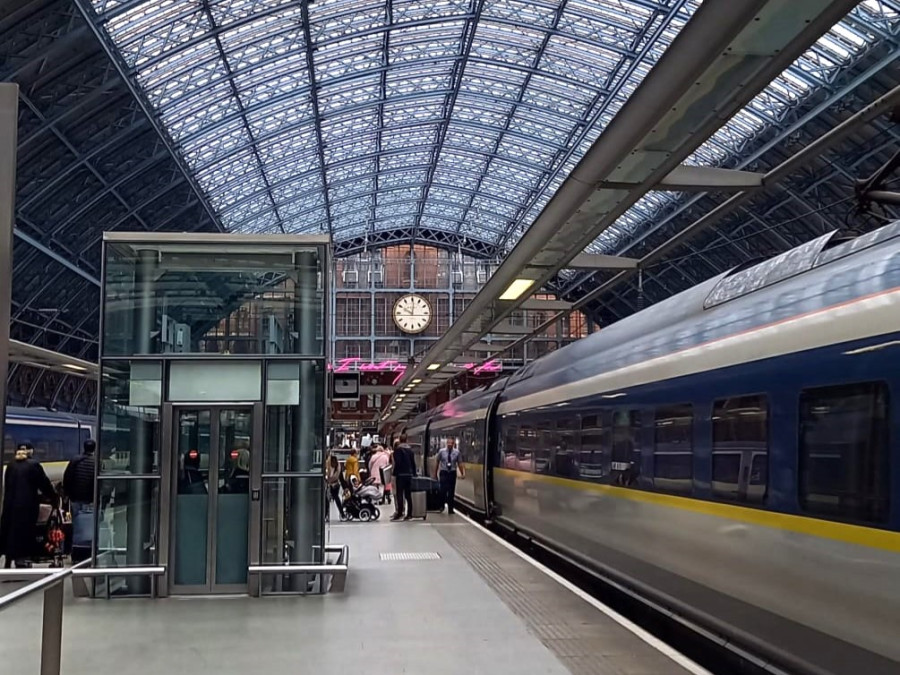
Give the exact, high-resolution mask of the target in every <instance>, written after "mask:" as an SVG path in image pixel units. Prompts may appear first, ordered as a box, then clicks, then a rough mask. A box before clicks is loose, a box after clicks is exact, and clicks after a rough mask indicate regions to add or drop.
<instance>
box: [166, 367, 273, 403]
mask: <svg viewBox="0 0 900 675" xmlns="http://www.w3.org/2000/svg"><path fill="white" fill-rule="evenodd" d="M260 398H262V363H260V362H259V361H224V360H217V361H211V362H197V361H193V362H192V361H175V362H173V363H172V364H171V365H170V366H169V400H170V401H173V402H175V401H179V402H191V401H201V402H204V403H205V402H212V401H258V400H260Z"/></svg>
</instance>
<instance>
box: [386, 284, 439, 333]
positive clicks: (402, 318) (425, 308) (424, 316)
mask: <svg viewBox="0 0 900 675" xmlns="http://www.w3.org/2000/svg"><path fill="white" fill-rule="evenodd" d="M394 323H395V324H397V327H398V328H399V329H400V330H402V331H403V332H404V333H411V334H416V333H421V332H422V331H424V330H425V329H426V328H428V326H429V325H430V324H431V304H430V303H429V302H428V300H426V299H425V298H423V297H422V296H421V295H417V294H415V293H410V294H408V295H404V296H402V297H400V298H399V299H398V300H397V302H395V303H394Z"/></svg>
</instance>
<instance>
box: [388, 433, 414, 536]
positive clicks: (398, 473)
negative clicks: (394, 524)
mask: <svg viewBox="0 0 900 675" xmlns="http://www.w3.org/2000/svg"><path fill="white" fill-rule="evenodd" d="M415 475H416V456H415V454H413V449H412V448H411V447H410V445H409V444H408V443H407V442H406V434H405V433H403V434H400V441H399V442H398V443H397V447H395V448H394V478H395V480H396V481H397V497H396V508H397V510H396V511H395V512H394V515H393V516H391V520H400V519H401V518H403V520H410V519H411V518H412V511H413V508H412V479H413V476H415ZM404 504H405V505H406V515H405V516H404V514H403V507H404Z"/></svg>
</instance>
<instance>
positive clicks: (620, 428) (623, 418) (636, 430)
mask: <svg viewBox="0 0 900 675" xmlns="http://www.w3.org/2000/svg"><path fill="white" fill-rule="evenodd" d="M640 437H641V422H640V413H638V412H637V411H635V410H617V411H615V412H614V413H613V427H612V462H611V463H610V469H611V472H612V475H613V477H614V482H615V483H616V484H617V485H626V486H631V485H636V484H637V482H638V479H639V478H640V474H641V444H640Z"/></svg>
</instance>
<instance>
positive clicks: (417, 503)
mask: <svg viewBox="0 0 900 675" xmlns="http://www.w3.org/2000/svg"><path fill="white" fill-rule="evenodd" d="M410 517H412V518H421V519H422V520H425V519H426V518H427V517H428V511H427V509H426V501H425V493H424V492H422V491H421V490H413V491H412V513H411V514H410Z"/></svg>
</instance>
